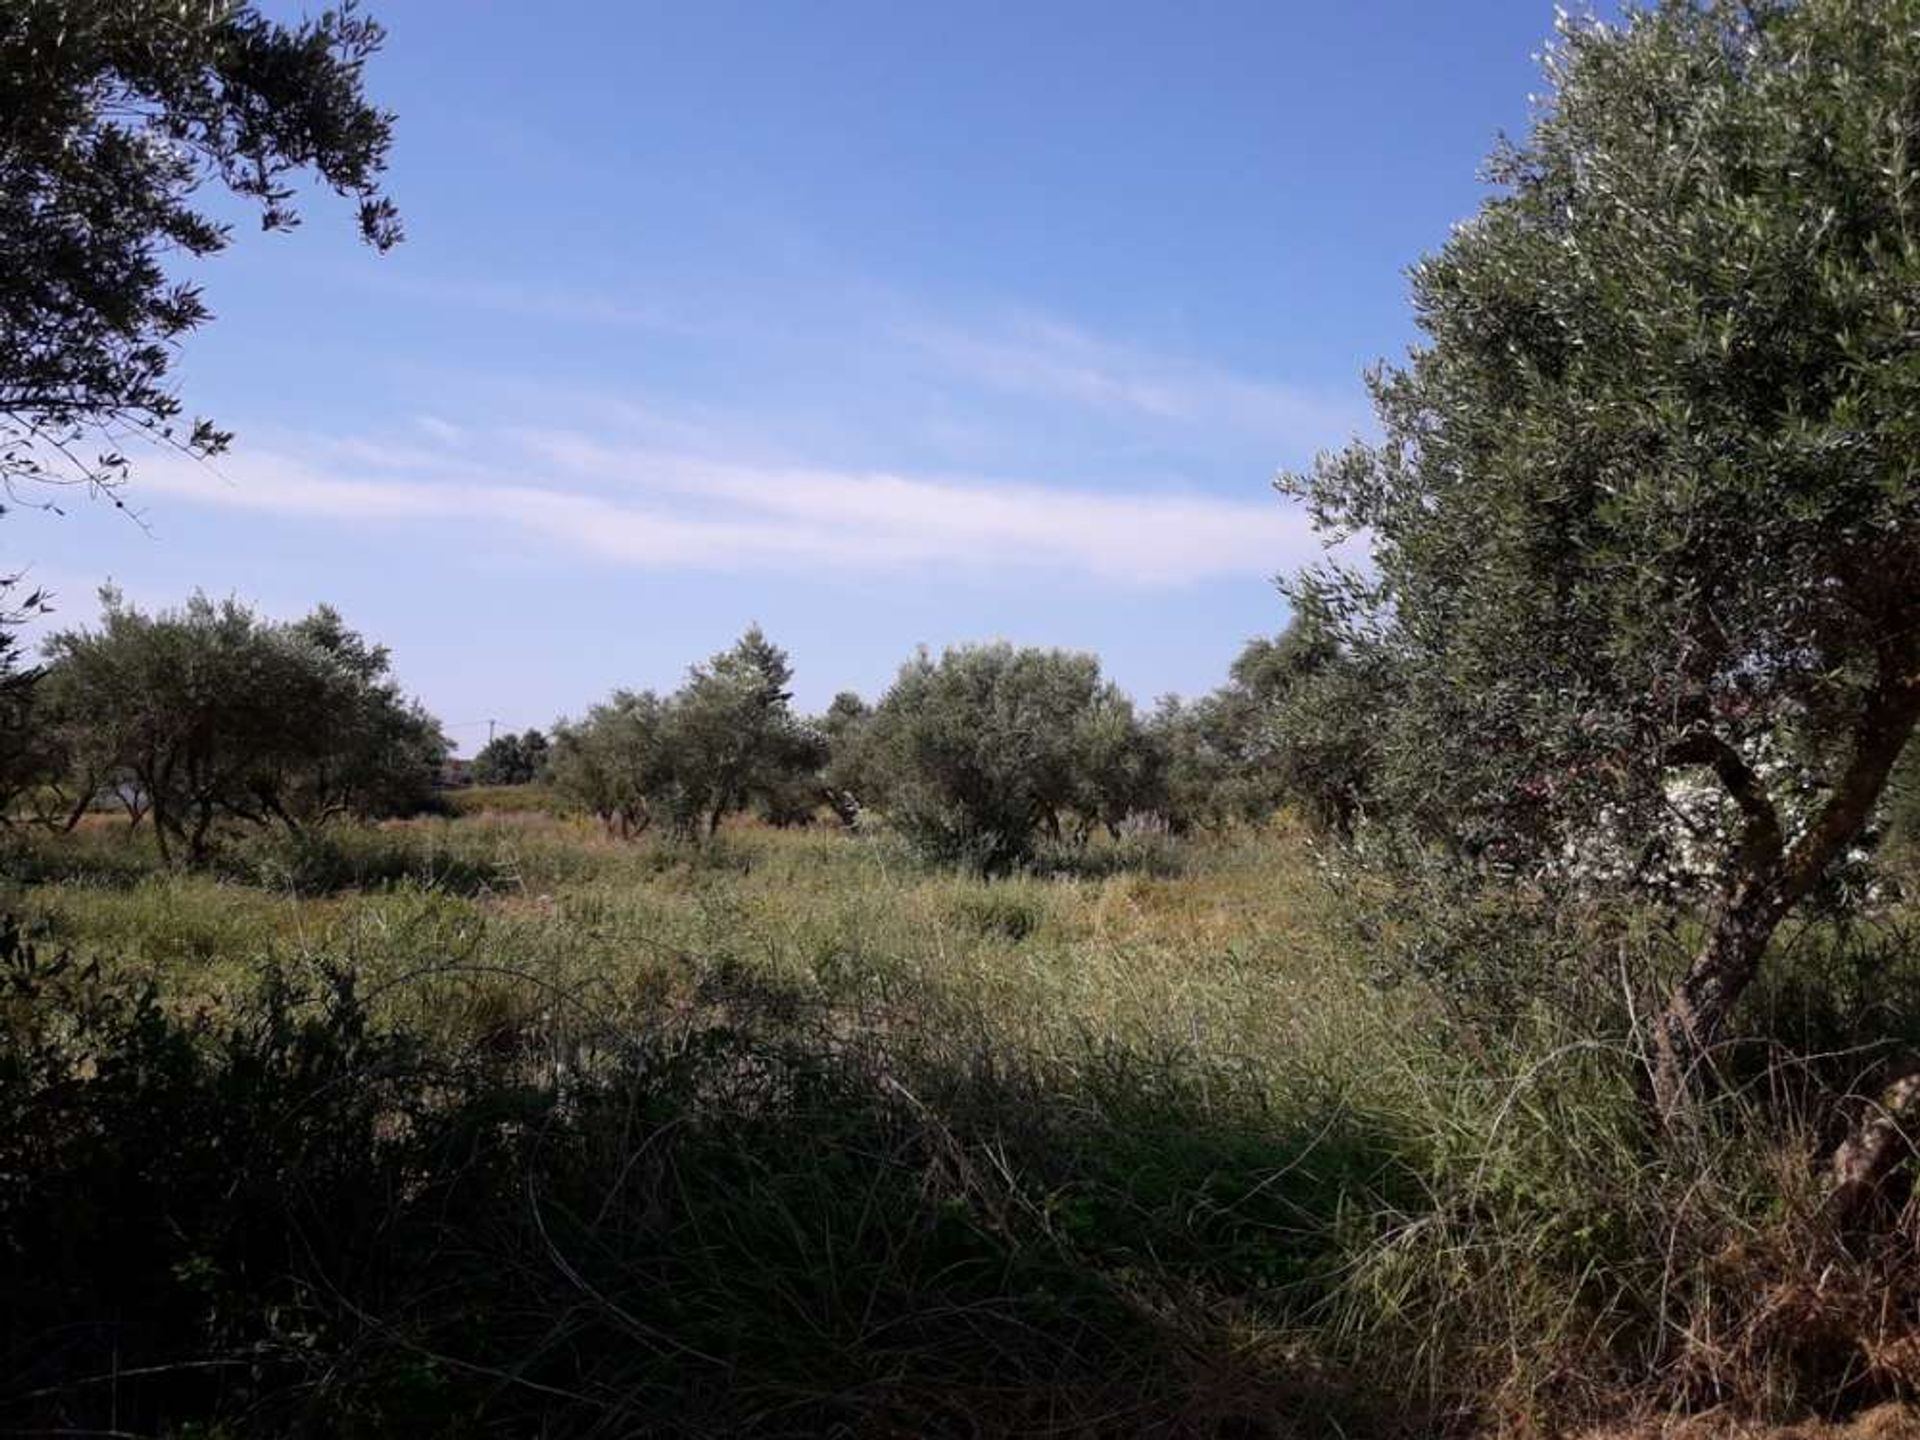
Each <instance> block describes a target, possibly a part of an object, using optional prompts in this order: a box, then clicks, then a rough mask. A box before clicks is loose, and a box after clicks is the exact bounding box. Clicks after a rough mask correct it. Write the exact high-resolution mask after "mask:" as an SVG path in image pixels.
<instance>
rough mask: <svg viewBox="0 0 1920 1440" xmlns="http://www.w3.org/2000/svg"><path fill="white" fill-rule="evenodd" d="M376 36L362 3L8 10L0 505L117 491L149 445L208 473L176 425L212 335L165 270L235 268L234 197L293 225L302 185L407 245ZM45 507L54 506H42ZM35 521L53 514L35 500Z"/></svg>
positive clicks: (213, 439) (158, 0) (2, 159)
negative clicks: (187, 354)
mask: <svg viewBox="0 0 1920 1440" xmlns="http://www.w3.org/2000/svg"><path fill="white" fill-rule="evenodd" d="M381 38H382V36H381V31H380V29H379V27H378V26H377V25H375V24H374V23H373V22H372V21H371V20H368V19H366V18H365V17H364V16H362V15H361V14H360V13H359V12H358V11H357V9H356V8H355V6H354V4H353V3H352V0H348V3H346V4H343V5H341V6H340V7H339V8H337V9H334V10H330V11H328V12H326V13H325V14H323V15H322V16H320V18H318V19H315V20H309V21H304V22H302V23H300V24H298V25H292V26H288V25H282V24H279V23H277V22H275V21H272V20H269V19H267V18H265V17H264V16H262V15H261V14H260V13H259V12H258V11H257V10H256V9H255V8H254V7H253V6H252V5H247V4H236V3H227V0H111V3H101V0H10V3H9V4H7V5H6V6H4V7H0V116H4V117H5V123H4V124H0V489H4V490H5V492H6V496H7V497H8V498H12V499H18V498H20V496H21V495H22V493H23V490H22V487H23V486H24V485H27V484H29V483H32V482H49V483H57V484H85V485H90V486H96V487H107V488H108V489H111V488H112V487H114V486H115V485H116V484H117V483H118V482H119V481H120V480H121V479H122V478H123V477H124V475H125V473H126V471H127V459H126V456H125V455H124V453H123V449H122V447H123V445H124V444H125V442H126V440H127V439H128V438H129V437H132V436H143V437H146V438H148V439H153V440H157V441H160V442H162V443H167V444H172V445H175V446H178V447H182V448H184V449H186V450H188V451H190V452H192V453H194V454H198V455H211V454H214V453H216V452H218V451H219V450H221V449H222V448H224V447H225V445H226V444H227V441H228V438H229V437H228V435H227V434H226V433H225V432H223V431H221V430H220V429H218V428H217V427H216V426H215V425H214V424H213V423H212V422H210V421H207V420H195V421H193V422H191V423H186V422H182V421H181V419H180V412H181V405H180V402H179V400H178V398H177V397H176V396H175V394H174V392H173V390H172V388H171V387H170V385H169V380H168V376H169V371H170V369H171V367H172V363H173V359H174V356H175V353H176V347H177V345H178V343H179V341H180V340H181V338H182V337H183V336H185V335H186V334H187V333H188V332H190V331H192V330H194V329H195V328H197V327H198V326H200V325H202V324H203V323H205V322H206V320H207V319H208V318H209V315H210V311H209V310H208V308H207V306H206V303H205V301H204V300H203V299H202V297H201V292H200V290H199V288H198V287H197V286H196V285H194V284H191V283H185V282H180V281H176V280H174V279H172V278H171V277H170V276H169V275H168V273H167V268H166V261H167V259H168V258H169V257H170V256H174V255H185V256H189V257H199V256H206V255H210V254H213V253H214V252H216V251H219V250H221V249H223V248H224V247H225V246H226V245H227V243H228V241H229V239H230V238H231V237H230V231H229V229H228V227H227V225H226V224H225V223H223V222H222V221H220V220H218V219H216V218H214V216H213V215H212V214H211V213H209V211H208V208H207V207H206V206H205V205H204V204H203V203H202V202H203V200H204V198H205V194H206V192H207V191H208V190H209V189H211V188H213V187H216V186H217V187H220V188H223V189H225V190H226V191H228V192H230V193H231V194H232V195H234V196H236V197H238V198H239V199H240V200H241V201H243V202H245V203H248V204H250V205H252V206H253V207H254V208H255V210H256V212H257V214H258V215H259V218H260V223H261V226H262V227H263V228H265V229H269V230H284V229H287V228H289V227H290V226H292V225H293V224H295V223H296V220H297V218H298V217H297V211H296V208H295V205H294V199H295V192H294V188H293V186H294V181H295V179H296V178H297V177H298V176H299V175H301V174H302V173H306V174H310V175H312V176H313V177H314V178H315V179H317V180H318V181H319V182H321V183H322V184H324V185H326V186H327V187H329V188H331V189H333V190H334V191H337V192H338V193H340V194H342V195H345V196H348V197H350V198H351V199H352V200H353V201H354V202H355V203H356V205H357V208H358V218H359V226H360V232H361V234H362V235H363V236H364V237H365V238H366V240H367V242H368V243H369V244H371V245H373V246H374V247H375V248H377V249H381V250H384V249H386V248H388V247H389V246H391V245H392V244H394V242H395V241H397V240H398V239H399V236H400V226H399V221H398V217H397V215H396V212H395V210H394V207H393V205H392V203H391V202H390V201H389V200H388V199H387V197H386V196H385V195H384V194H383V193H382V191H381V189H380V177H381V172H382V171H383V169H384V168H385V165H386V160H387V151H388V145H389V141H390V136H391V117H390V116H388V115H387V114H386V113H385V112H384V111H382V110H379V109H377V108H375V107H374V106H372V105H370V104H369V103H368V102H367V100H366V98H365V97H364V95H363V93H362V88H361V70H362V66H363V65H364V63H365V62H366V60H367V58H368V57H369V56H370V55H372V54H373V53H374V52H375V51H376V50H377V49H378V48H379V45H380V42H381ZM42 493H44V492H42ZM37 503H50V502H48V501H45V500H41V501H39V502H37Z"/></svg>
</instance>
